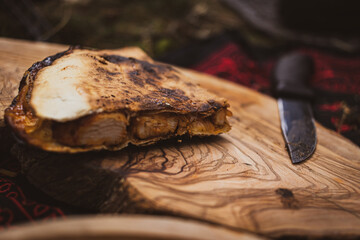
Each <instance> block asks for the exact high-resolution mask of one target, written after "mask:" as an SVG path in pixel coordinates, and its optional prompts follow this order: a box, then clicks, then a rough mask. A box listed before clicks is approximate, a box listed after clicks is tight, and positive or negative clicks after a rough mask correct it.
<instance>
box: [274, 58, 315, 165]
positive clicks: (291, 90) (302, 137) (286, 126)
mask: <svg viewBox="0 0 360 240" xmlns="http://www.w3.org/2000/svg"><path fill="white" fill-rule="evenodd" d="M312 74H313V61H312V58H310V57H309V56H306V55H301V54H296V53H292V54H289V55H285V56H284V57H282V58H281V59H280V60H279V61H278V62H277V64H276V66H275V69H274V75H273V77H274V79H273V80H274V83H275V85H274V87H275V94H276V96H277V98H278V108H279V113H280V121H281V129H282V133H283V136H284V139H285V142H286V147H287V150H288V152H289V155H290V159H291V161H292V163H294V164H295V163H300V162H302V161H304V160H306V159H308V158H309V157H310V156H311V155H312V154H313V153H314V151H315V148H316V142H317V140H316V128H315V124H314V119H313V114H312V110H311V105H310V101H311V99H312V98H313V96H314V93H313V91H312V89H311V88H309V86H308V81H309V79H310V78H311V76H312Z"/></svg>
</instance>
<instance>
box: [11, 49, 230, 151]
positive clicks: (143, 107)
mask: <svg viewBox="0 0 360 240" xmlns="http://www.w3.org/2000/svg"><path fill="white" fill-rule="evenodd" d="M116 53H117V52H116V51H111V50H89V49H78V48H70V49H69V50H67V51H65V52H62V53H58V54H56V55H54V56H50V57H48V58H46V59H44V60H43V61H41V62H37V63H35V64H34V65H33V66H32V67H31V68H30V69H29V70H28V71H27V72H26V73H25V74H24V76H23V78H22V80H21V83H20V87H19V94H18V96H17V97H16V98H15V99H14V101H13V103H12V104H11V106H10V107H9V108H7V109H6V110H5V120H6V122H7V124H8V125H9V126H11V128H12V129H13V131H14V132H15V134H16V136H17V137H18V138H20V139H22V140H23V141H25V142H27V143H29V144H31V145H34V146H37V147H39V148H41V149H44V150H47V151H55V152H84V151H91V150H100V149H107V150H119V149H121V148H124V147H126V146H127V145H128V144H129V143H132V144H134V145H147V144H151V143H154V142H156V141H158V140H161V139H167V138H170V137H174V136H180V135H185V134H187V135H190V136H193V135H201V136H205V135H216V134H219V133H223V132H227V131H229V130H230V125H229V123H228V121H227V119H226V117H227V116H229V115H231V112H230V111H229V110H227V108H228V107H229V104H228V103H227V102H226V100H225V99H222V98H219V97H217V96H215V95H214V94H211V93H209V92H207V91H206V90H204V89H203V88H201V87H199V86H198V85H196V84H194V83H192V82H191V80H190V79H188V78H187V77H186V76H184V75H183V74H181V73H180V72H179V71H178V70H176V69H174V68H173V67H171V66H169V65H165V64H159V63H154V62H153V61H152V60H151V59H148V61H144V60H138V59H135V58H128V57H124V56H119V55H117V54H116Z"/></svg>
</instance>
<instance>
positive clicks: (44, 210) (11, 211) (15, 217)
mask: <svg viewBox="0 0 360 240" xmlns="http://www.w3.org/2000/svg"><path fill="white" fill-rule="evenodd" d="M0 203H1V205H0V229H2V228H4V227H9V226H11V225H13V224H14V223H18V222H26V221H31V222H32V221H34V220H39V219H42V220H49V219H53V218H57V217H64V213H63V211H62V210H61V209H60V208H58V207H51V206H48V205H46V204H42V203H39V202H35V201H33V200H30V199H28V198H27V197H26V196H25V195H24V193H23V191H22V189H21V188H20V187H19V186H18V185H17V184H16V183H14V182H13V181H12V180H10V178H8V177H6V176H3V177H0Z"/></svg>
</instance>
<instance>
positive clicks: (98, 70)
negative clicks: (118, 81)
mask: <svg viewBox="0 0 360 240" xmlns="http://www.w3.org/2000/svg"><path fill="white" fill-rule="evenodd" d="M96 71H97V72H98V74H99V75H102V74H105V75H107V76H116V75H120V74H121V72H111V71H109V70H107V69H105V68H102V67H97V68H96Z"/></svg>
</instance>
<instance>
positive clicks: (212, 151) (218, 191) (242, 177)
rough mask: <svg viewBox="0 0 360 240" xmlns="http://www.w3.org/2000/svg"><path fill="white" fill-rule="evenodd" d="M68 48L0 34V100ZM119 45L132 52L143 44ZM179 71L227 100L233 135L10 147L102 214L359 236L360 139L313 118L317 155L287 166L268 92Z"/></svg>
mask: <svg viewBox="0 0 360 240" xmlns="http://www.w3.org/2000/svg"><path fill="white" fill-rule="evenodd" d="M66 48H67V47H66V46H61V45H53V44H45V43H32V42H24V41H15V40H11V39H0V73H1V76H3V80H2V83H1V84H2V87H1V88H0V89H1V94H2V96H1V104H2V107H3V105H7V104H9V101H10V99H11V97H13V96H14V94H15V93H14V91H13V87H12V86H13V84H15V85H16V84H18V82H19V80H20V78H21V75H22V73H23V71H25V70H26V69H27V68H28V67H29V66H30V65H31V64H32V63H33V62H35V61H38V60H41V59H42V58H44V57H45V56H47V55H50V54H53V53H55V52H58V51H60V50H64V49H66ZM119 51H123V53H124V55H128V56H131V55H132V53H133V52H134V51H140V50H139V49H137V48H127V49H125V50H119ZM181 71H183V72H184V74H186V75H188V76H189V77H191V78H192V79H193V80H194V82H197V83H199V84H200V85H201V86H203V87H205V88H207V89H209V90H210V91H212V92H215V93H217V94H218V95H220V96H223V97H226V98H227V99H229V102H230V105H231V108H230V109H231V111H232V112H233V114H234V116H233V117H232V118H231V119H230V122H231V124H232V126H233V128H232V130H231V131H230V132H229V134H223V135H221V136H217V137H209V138H193V139H190V140H189V139H184V140H183V141H182V142H178V141H165V142H162V143H159V144H156V145H153V146H149V147H142V148H137V147H129V148H126V149H124V150H122V151H119V152H113V153H108V152H95V153H86V154H77V155H64V154H49V153H45V152H42V151H38V150H34V149H29V148H24V147H19V146H15V147H14V148H13V152H14V153H15V154H16V155H17V156H18V157H19V158H20V160H21V163H22V167H23V172H24V173H25V175H26V176H27V178H28V179H29V181H30V182H31V183H33V184H34V185H35V186H37V187H38V188H40V189H41V190H42V191H44V192H45V193H47V194H49V195H51V196H53V197H54V198H56V199H58V200H61V201H64V202H67V203H70V204H73V205H76V206H82V207H88V208H92V209H97V210H99V211H100V212H126V213H155V214H167V215H174V216H182V217H188V218H189V217H190V218H194V219H200V220H204V221H208V222H212V223H218V224H221V225H224V226H229V227H232V228H233V229H237V230H244V231H251V232H254V233H258V234H262V235H265V236H270V237H279V236H285V235H292V236H295V235H296V236H315V237H316V236H334V235H336V236H360V149H359V147H357V146H356V145H354V144H352V143H351V142H350V141H348V140H347V139H345V138H344V137H342V136H340V135H339V134H337V133H335V132H333V131H330V130H327V129H325V128H324V127H322V126H321V125H319V124H317V125H316V126H317V135H318V145H317V149H316V152H315V154H314V155H313V156H312V157H311V158H310V159H309V160H307V161H306V162H304V163H302V164H298V165H292V164H291V162H290V160H289V157H288V154H287V152H286V149H285V143H284V141H283V138H282V135H281V130H280V120H279V117H278V110H277V106H276V102H275V100H274V99H273V98H270V97H268V96H265V95H262V94H260V93H257V92H255V91H252V90H250V89H248V88H245V87H242V86H239V85H236V84H232V83H230V82H227V81H225V80H222V79H218V78H215V77H212V76H208V75H205V74H201V73H197V72H194V71H190V70H184V69H182V70H181ZM9 95H10V96H11V97H9Z"/></svg>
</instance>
